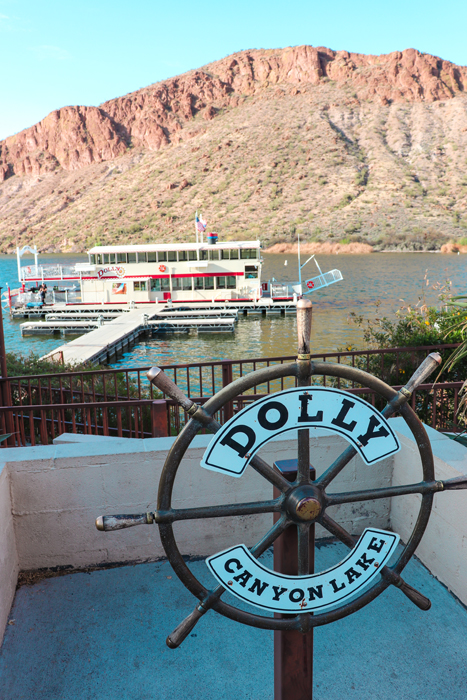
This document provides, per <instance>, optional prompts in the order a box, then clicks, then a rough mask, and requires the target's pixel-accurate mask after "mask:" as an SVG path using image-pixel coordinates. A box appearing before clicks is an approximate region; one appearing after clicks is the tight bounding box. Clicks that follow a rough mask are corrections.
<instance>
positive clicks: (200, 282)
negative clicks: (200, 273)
mask: <svg viewBox="0 0 467 700" xmlns="http://www.w3.org/2000/svg"><path fill="white" fill-rule="evenodd" d="M193 279H194V280H195V289H204V277H194V278H193Z"/></svg>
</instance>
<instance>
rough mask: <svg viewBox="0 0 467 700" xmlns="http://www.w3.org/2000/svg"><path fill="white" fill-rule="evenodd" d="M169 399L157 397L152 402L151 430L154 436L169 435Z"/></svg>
mask: <svg viewBox="0 0 467 700" xmlns="http://www.w3.org/2000/svg"><path fill="white" fill-rule="evenodd" d="M168 422H169V421H168V418H167V401H166V400H165V399H155V400H154V401H153V402H152V403H151V432H152V436H153V437H168V435H169V434H170V431H169V425H168Z"/></svg>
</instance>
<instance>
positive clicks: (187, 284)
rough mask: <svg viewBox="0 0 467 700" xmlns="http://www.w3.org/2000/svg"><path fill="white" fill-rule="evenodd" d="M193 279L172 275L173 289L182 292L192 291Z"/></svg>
mask: <svg viewBox="0 0 467 700" xmlns="http://www.w3.org/2000/svg"><path fill="white" fill-rule="evenodd" d="M191 289H192V280H191V277H172V291H174V292H182V291H187V290H188V291H191Z"/></svg>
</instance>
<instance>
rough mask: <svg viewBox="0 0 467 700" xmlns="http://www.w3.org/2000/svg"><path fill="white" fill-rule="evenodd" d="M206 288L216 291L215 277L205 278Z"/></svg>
mask: <svg viewBox="0 0 467 700" xmlns="http://www.w3.org/2000/svg"><path fill="white" fill-rule="evenodd" d="M204 288H205V289H214V277H205V278H204Z"/></svg>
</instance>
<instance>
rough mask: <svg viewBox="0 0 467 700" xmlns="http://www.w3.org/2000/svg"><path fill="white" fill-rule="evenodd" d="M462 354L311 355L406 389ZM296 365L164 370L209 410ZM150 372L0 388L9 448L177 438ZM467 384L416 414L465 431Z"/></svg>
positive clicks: (168, 405) (289, 382) (237, 404)
mask: <svg viewBox="0 0 467 700" xmlns="http://www.w3.org/2000/svg"><path fill="white" fill-rule="evenodd" d="M455 347H457V345H456V344H450V345H443V346H423V347H409V348H384V349H380V350H362V351H354V350H351V351H344V352H335V353H319V354H315V355H312V359H314V360H320V361H323V362H338V363H341V364H346V365H349V366H352V367H358V368H359V369H363V370H366V371H368V372H370V373H371V374H374V375H376V376H378V377H380V378H381V379H383V380H384V381H386V382H387V383H388V384H390V385H391V386H394V387H395V388H400V387H401V386H403V385H404V383H405V381H406V380H407V379H408V378H409V376H410V374H411V373H412V371H413V370H414V369H415V367H417V366H418V365H419V364H420V363H421V362H422V360H423V359H424V358H425V357H426V355H427V354H429V353H430V352H433V351H434V350H437V351H441V352H442V353H443V352H444V353H446V352H448V351H450V350H452V349H453V348H455ZM294 360H295V356H293V355H289V356H282V357H272V358H254V359H243V360H223V361H217V362H198V363H186V364H177V365H164V366H163V369H164V371H165V372H166V373H167V374H168V375H169V376H170V377H171V379H173V381H174V382H175V383H176V384H177V385H178V386H179V387H180V388H181V389H182V391H184V393H185V394H187V395H188V396H189V397H190V398H191V399H192V400H193V401H195V402H196V403H201V404H202V403H204V402H205V401H207V399H208V398H209V397H211V396H212V395H213V394H215V393H216V392H217V391H219V390H220V389H221V388H222V387H224V386H226V385H227V384H229V383H230V382H232V381H233V380H235V379H237V378H239V377H242V376H244V375H246V374H249V373H250V372H252V371H254V370H257V369H260V368H263V367H269V366H270V365H272V364H284V363H287V362H293V361H294ZM148 369H149V367H135V368H122V369H120V368H117V369H99V370H87V371H79V372H62V373H58V374H43V375H28V376H22V377H9V378H5V379H1V380H0V382H2V383H3V384H5V383H6V384H8V387H7V388H8V394H7V395H8V396H11V405H10V406H3V407H0V430H1V431H2V432H12V429H13V430H14V439H10V440H9V445H8V446H12V444H13V442H14V443H15V444H16V445H17V446H22V445H36V444H48V443H50V442H52V440H53V439H54V438H55V437H57V435H59V434H60V433H62V432H73V433H84V434H95V435H115V436H121V437H150V436H161V435H176V434H178V432H179V431H180V430H181V428H182V427H183V425H184V424H185V422H186V420H187V417H186V415H185V414H184V412H183V411H182V409H180V407H179V406H178V405H176V404H175V403H174V402H173V401H171V400H168V399H166V397H164V396H162V395H161V394H159V392H158V391H157V390H155V389H154V387H153V386H152V385H151V384H150V383H149V382H148V380H147V378H146V372H147V370H148ZM315 383H318V384H321V385H323V386H333V387H336V388H341V389H346V390H348V391H350V392H351V393H357V394H359V395H361V396H362V397H363V398H365V399H366V400H368V401H371V403H373V404H374V405H376V406H377V407H378V408H379V407H380V406H379V403H378V402H379V401H380V399H379V397H377V396H376V395H375V394H374V393H373V392H371V391H370V390H369V389H365V388H362V387H359V386H358V385H356V384H355V383H354V382H351V381H348V380H344V379H341V378H334V377H328V376H326V375H325V376H320V377H316V382H315ZM462 384H463V382H462V381H459V382H443V383H438V384H436V385H432V384H425V385H422V386H421V387H419V388H418V389H417V391H416V393H415V394H414V395H413V397H412V406H413V407H414V409H415V410H416V411H417V413H418V414H419V416H420V418H421V419H422V420H423V421H424V422H425V423H428V424H429V425H431V426H432V427H434V428H437V429H440V430H452V431H457V430H460V427H459V426H458V424H457V417H456V412H457V407H458V403H459V398H458V396H459V391H460V389H461V387H462ZM293 386H295V378H294V377H284V378H280V379H277V380H274V381H270V382H265V383H263V384H261V385H257V386H255V387H252V388H251V389H250V390H248V391H247V392H246V393H245V394H244V395H242V396H239V397H237V398H236V399H235V400H234V401H233V402H232V403H231V405H230V406H227V407H224V409H223V410H222V411H221V415H220V416H218V419H220V420H221V421H224V420H226V419H227V418H229V417H230V416H231V415H232V414H233V413H235V412H237V411H238V410H241V408H243V406H245V405H246V404H247V403H250V402H251V401H254V400H256V399H257V398H259V397H261V396H265V395H267V394H270V393H273V392H276V391H282V390H284V389H287V388H290V387H293ZM7 426H10V429H9V430H7ZM11 426H13V428H12V427H11ZM3 445H5V443H3ZM5 446H6V445H5Z"/></svg>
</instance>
